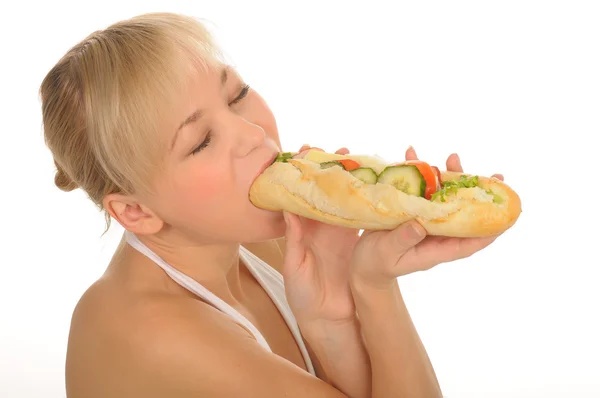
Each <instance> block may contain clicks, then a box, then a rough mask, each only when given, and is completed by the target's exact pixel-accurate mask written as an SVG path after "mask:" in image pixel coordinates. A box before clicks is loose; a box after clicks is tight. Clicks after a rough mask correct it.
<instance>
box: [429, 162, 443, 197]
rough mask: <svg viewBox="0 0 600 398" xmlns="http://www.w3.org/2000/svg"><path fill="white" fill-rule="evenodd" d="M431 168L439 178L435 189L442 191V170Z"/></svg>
mask: <svg viewBox="0 0 600 398" xmlns="http://www.w3.org/2000/svg"><path fill="white" fill-rule="evenodd" d="M431 168H432V169H433V172H434V173H435V175H436V176H437V181H436V185H435V188H436V191H439V190H440V189H442V173H440V169H438V168H437V167H435V166H431Z"/></svg>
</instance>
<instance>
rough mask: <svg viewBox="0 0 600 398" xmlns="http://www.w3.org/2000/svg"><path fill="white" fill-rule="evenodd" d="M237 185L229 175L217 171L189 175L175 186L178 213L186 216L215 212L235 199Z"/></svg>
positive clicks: (174, 200)
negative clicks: (215, 209) (217, 207)
mask: <svg viewBox="0 0 600 398" xmlns="http://www.w3.org/2000/svg"><path fill="white" fill-rule="evenodd" d="M234 191H235V184H234V183H233V181H232V180H231V177H230V176H229V175H227V173H225V172H223V171H221V172H219V171H218V169H217V170H211V171H210V172H207V171H204V170H203V171H199V172H193V173H187V176H185V177H184V178H181V179H180V181H179V182H178V183H177V185H176V186H175V189H174V190H173V192H172V194H171V195H170V196H171V197H172V198H173V203H177V205H178V206H179V209H176V211H178V212H179V211H180V212H182V214H183V215H184V216H185V214H190V215H191V214H198V213H206V212H212V211H214V207H215V206H219V207H222V206H223V205H224V204H226V203H227V202H228V201H231V200H232V198H233V197H234V195H233V193H234Z"/></svg>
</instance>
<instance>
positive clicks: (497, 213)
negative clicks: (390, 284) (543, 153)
mask: <svg viewBox="0 0 600 398" xmlns="http://www.w3.org/2000/svg"><path fill="white" fill-rule="evenodd" d="M340 158H341V157H340V155H333V154H326V153H321V154H320V155H318V161H312V160H309V159H310V157H307V158H304V159H289V160H288V161H287V162H275V163H273V164H272V165H271V166H269V167H268V168H267V169H266V170H265V171H264V172H263V173H261V174H260V175H259V176H258V178H257V179H256V180H255V181H254V183H253V185H252V187H251V189H250V196H249V197H250V201H251V202H252V203H253V204H254V205H255V206H256V207H259V208H261V209H265V210H271V211H287V212H290V213H294V214H298V215H301V216H304V217H306V218H310V219H313V220H317V221H321V222H324V223H328V224H332V225H338V226H344V227H349V228H356V229H367V230H386V229H393V228H395V227H397V226H398V225H400V224H402V223H404V222H406V221H409V220H411V219H415V220H417V221H418V222H419V223H420V224H421V225H422V226H423V227H424V228H425V229H426V230H427V232H428V234H430V235H440V236H451V237H484V236H489V235H497V234H500V233H502V232H504V231H506V230H507V229H509V228H510V227H512V226H513V225H514V224H515V222H516V221H517V219H518V217H519V215H520V213H521V200H520V198H519V196H518V195H517V193H516V192H515V191H514V190H513V189H511V188H510V187H509V186H508V185H507V184H505V183H504V182H502V181H501V180H498V179H496V178H486V177H479V186H478V187H473V188H459V189H458V190H457V192H456V193H455V194H450V195H448V196H447V197H446V201H445V202H441V201H439V200H435V201H431V200H427V199H425V198H423V197H419V196H414V195H408V194H406V193H404V192H402V191H400V190H398V189H396V188H395V187H393V186H392V185H389V184H384V183H380V182H378V183H376V184H366V183H364V182H362V181H361V180H359V179H357V178H356V177H354V176H353V175H352V174H350V173H349V172H348V171H346V170H344V169H343V168H342V167H329V168H321V166H320V164H319V162H321V161H326V159H332V160H337V159H340ZM343 158H344V159H353V160H357V161H359V162H360V163H361V165H363V166H366V167H372V168H373V169H374V170H376V171H377V172H379V171H381V170H382V168H383V167H384V164H383V163H382V162H381V161H379V160H377V159H374V158H368V157H364V156H356V155H345V156H343ZM313 159H315V157H313ZM370 159H372V162H371V164H369V162H370ZM461 175H467V176H470V175H469V174H466V173H457V172H441V176H442V181H449V180H458V179H459V178H460V176H461ZM490 190H491V192H493V193H494V194H495V195H497V196H496V198H498V197H499V198H500V199H501V200H500V201H497V202H499V203H497V202H496V201H494V196H493V195H490V194H489V193H488V192H489V191H490ZM486 191H488V192H486Z"/></svg>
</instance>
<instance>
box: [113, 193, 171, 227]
mask: <svg viewBox="0 0 600 398" xmlns="http://www.w3.org/2000/svg"><path fill="white" fill-rule="evenodd" d="M103 204H104V208H105V209H106V211H108V213H109V214H110V215H111V216H112V217H113V218H114V219H115V220H117V222H118V223H119V224H121V225H122V226H123V228H125V229H127V230H128V231H131V232H133V233H135V234H139V235H149V234H155V233H157V232H158V231H160V230H161V229H162V227H163V225H164V221H163V220H162V219H161V218H160V217H158V215H157V214H155V213H154V212H153V211H152V210H150V209H149V208H148V207H146V206H144V205H142V204H141V203H139V202H138V201H137V200H136V199H135V198H133V197H131V196H127V195H123V194H118V193H112V194H109V195H107V196H106V197H105V198H104V200H103Z"/></svg>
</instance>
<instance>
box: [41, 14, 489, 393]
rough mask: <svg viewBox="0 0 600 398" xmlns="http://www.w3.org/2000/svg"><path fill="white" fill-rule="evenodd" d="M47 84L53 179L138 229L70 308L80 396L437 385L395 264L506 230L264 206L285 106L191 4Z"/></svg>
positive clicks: (111, 35)
mask: <svg viewBox="0 0 600 398" xmlns="http://www.w3.org/2000/svg"><path fill="white" fill-rule="evenodd" d="M41 97H42V111H43V120H44V130H45V139H46V143H47V145H48V147H49V148H50V150H51V151H52V154H53V156H54V159H55V164H56V167H57V174H56V179H55V182H56V185H57V186H58V187H59V188H61V189H63V190H65V191H69V190H72V189H75V188H81V189H82V190H84V191H85V192H86V193H87V194H88V195H89V197H90V199H91V200H92V201H93V202H94V203H96V204H97V205H98V206H99V207H100V209H102V210H103V211H105V213H106V216H107V222H108V223H109V224H110V220H111V219H113V220H116V221H117V222H118V223H119V224H121V225H122V226H123V227H124V228H125V230H126V232H125V235H124V239H123V241H122V244H121V245H120V246H119V247H118V249H117V251H116V253H115V254H114V257H113V259H112V261H111V262H110V264H109V266H108V268H107V270H106V272H105V274H104V275H103V276H102V277H101V278H100V279H99V280H98V281H97V282H96V283H94V284H93V285H92V286H91V287H90V288H89V289H88V290H87V291H86V292H85V294H84V295H83V297H82V298H81V300H80V302H79V303H78V305H77V307H76V309H75V311H74V314H73V319H72V325H71V333H70V337H69V344H68V354H67V364H66V388H67V394H68V396H69V397H72V398H78V397H86V398H92V397H114V398H116V397H128V398H134V397H145V398H149V397H171V398H187V397H190V398H191V397H283V396H285V397H345V396H348V397H386V398H387V397H400V396H410V397H439V396H441V391H440V387H439V385H438V383H437V380H436V377H435V373H434V370H433V368H432V366H431V364H430V361H429V359H428V357H427V354H426V352H425V349H424V348H423V346H422V344H421V342H420V339H419V336H418V334H417V332H416V330H415V328H414V326H413V324H412V322H411V319H410V316H409V314H408V311H407V309H406V307H405V305H404V302H403V300H402V294H401V292H400V290H399V287H398V284H397V279H396V278H397V277H399V276H401V275H406V274H408V273H411V272H416V271H420V270H425V269H428V268H431V267H433V266H435V265H436V264H439V263H442V262H448V261H453V260H455V259H459V258H464V257H466V256H469V255H471V254H473V253H475V252H476V251H478V250H481V249H483V248H484V247H485V246H487V245H489V244H490V243H491V242H492V241H493V240H494V238H488V239H440V238H436V237H425V231H424V230H423V228H422V227H420V226H419V225H418V224H416V223H406V224H404V225H402V226H401V227H399V228H398V229H396V230H394V231H389V232H370V231H366V232H365V233H364V234H362V236H359V234H358V231H355V230H349V229H344V228H337V227H333V226H329V225H324V224H321V223H318V222H314V221H310V220H306V219H301V218H299V217H297V216H295V215H292V214H286V215H285V217H284V215H282V214H280V213H275V212H268V211H264V210H260V209H257V208H256V207H254V206H252V205H251V203H250V202H249V200H248V191H249V188H250V185H251V184H252V182H253V180H254V178H255V177H256V176H257V175H258V174H259V173H260V172H261V171H262V170H264V168H265V167H266V165H268V163H269V161H270V160H272V159H273V156H274V155H275V154H276V153H277V152H278V151H280V150H281V147H280V141H279V136H278V132H277V127H276V123H275V119H274V117H273V115H272V114H271V111H270V110H269V108H268V107H267V105H266V104H265V102H264V101H263V99H262V98H261V97H260V96H259V94H258V93H257V92H255V91H253V90H252V89H250V88H249V87H248V86H247V85H246V84H245V82H244V80H243V79H242V77H241V76H239V74H238V73H236V71H235V70H234V69H233V68H231V67H228V66H227V65H226V63H225V62H224V61H223V60H222V57H221V56H220V54H219V51H218V50H217V48H216V47H215V45H214V44H213V42H212V40H211V38H210V36H209V35H208V33H207V32H206V31H205V29H204V28H203V27H202V25H200V24H199V23H198V22H197V21H195V20H193V19H191V18H186V17H183V16H179V15H173V14H166V13H161V14H149V15H142V16H139V17H136V18H133V19H130V20H127V21H122V22H120V23H117V24H115V25H113V26H111V27H109V28H107V29H106V30H103V31H98V32H94V33H93V34H91V35H90V36H89V37H87V38H86V39H85V40H83V41H82V42H81V43H79V44H77V45H76V46H75V47H73V48H72V49H71V50H70V51H69V52H68V53H67V54H66V55H65V56H64V57H63V58H62V59H61V60H60V61H59V62H58V63H57V65H56V66H55V67H54V68H53V69H52V70H51V71H50V72H49V73H48V75H47V76H46V78H45V79H44V81H43V83H42V86H41ZM304 149H307V147H303V148H301V150H304ZM339 152H340V153H347V150H346V149H341V150H340V151H339ZM406 155H407V158H416V154H415V153H414V150H412V149H410V150H409V151H407V154H406ZM447 167H448V168H449V169H453V170H460V163H459V159H458V157H457V156H456V155H453V156H451V157H449V158H448V162H447ZM242 243H243V244H242ZM83 266H85V264H83ZM284 285H285V289H284Z"/></svg>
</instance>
